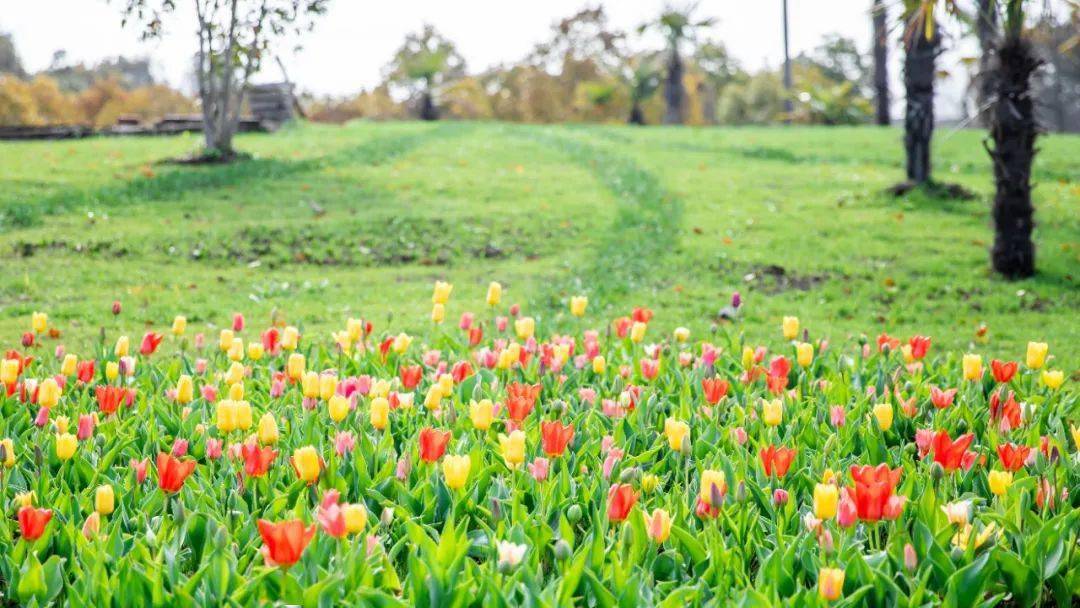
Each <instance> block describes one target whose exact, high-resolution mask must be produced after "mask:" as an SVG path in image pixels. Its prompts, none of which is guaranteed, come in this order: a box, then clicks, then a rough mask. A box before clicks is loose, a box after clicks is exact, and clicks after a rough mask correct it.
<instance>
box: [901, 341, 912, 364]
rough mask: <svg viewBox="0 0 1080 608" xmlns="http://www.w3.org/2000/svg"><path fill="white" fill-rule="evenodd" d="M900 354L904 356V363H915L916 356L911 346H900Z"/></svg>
mask: <svg viewBox="0 0 1080 608" xmlns="http://www.w3.org/2000/svg"><path fill="white" fill-rule="evenodd" d="M900 354H901V355H903V356H904V363H914V362H915V354H914V353H913V352H912V350H911V345H910V344H902V345H901V346H900Z"/></svg>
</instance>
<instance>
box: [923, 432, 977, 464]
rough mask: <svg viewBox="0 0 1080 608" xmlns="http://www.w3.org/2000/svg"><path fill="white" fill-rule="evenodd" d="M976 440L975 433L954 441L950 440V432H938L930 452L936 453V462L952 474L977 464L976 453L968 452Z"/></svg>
mask: <svg viewBox="0 0 1080 608" xmlns="http://www.w3.org/2000/svg"><path fill="white" fill-rule="evenodd" d="M974 440H975V434H974V433H968V434H966V435H961V436H960V437H957V438H956V441H953V440H952V439H950V438H949V432H948V431H944V430H942V431H938V432H937V435H934V442H933V443H932V444H931V446H930V450H931V451H932V452H933V453H934V462H936V463H938V464H940V465H941V466H942V467H944V468H945V470H946V471H948V472H950V473H951V472H952V471H955V470H957V469H959V468H960V467H963V468H965V469H968V468H971V465H972V464H974V462H975V453H974V452H968V451H967V449H968V446H969V445H971V442H972V441H974Z"/></svg>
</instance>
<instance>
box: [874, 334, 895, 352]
mask: <svg viewBox="0 0 1080 608" xmlns="http://www.w3.org/2000/svg"><path fill="white" fill-rule="evenodd" d="M886 346H888V347H889V350H890V351H895V350H896V349H897V348H900V339H899V338H893V337H892V336H890V335H889V334H881V335H880V336H878V337H877V349H878V352H883V351H884V350H885V347H886Z"/></svg>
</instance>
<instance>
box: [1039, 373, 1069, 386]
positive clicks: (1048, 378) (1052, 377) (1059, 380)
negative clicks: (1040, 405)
mask: <svg viewBox="0 0 1080 608" xmlns="http://www.w3.org/2000/svg"><path fill="white" fill-rule="evenodd" d="M1042 383H1043V384H1045V385H1046V387H1047V388H1049V389H1051V390H1057V389H1059V388H1061V385H1062V384H1064V383H1065V372H1063V371H1061V370H1060V369H1058V370H1053V371H1051V370H1045V371H1043V373H1042Z"/></svg>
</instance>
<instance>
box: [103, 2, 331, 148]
mask: <svg viewBox="0 0 1080 608" xmlns="http://www.w3.org/2000/svg"><path fill="white" fill-rule="evenodd" d="M121 2H122V5H123V23H124V24H125V25H126V24H127V23H128V22H130V21H134V22H136V23H139V24H140V25H141V26H142V27H143V32H142V35H143V38H156V37H159V36H161V35H162V33H164V31H165V25H164V22H165V20H166V19H168V18H169V16H170V15H172V14H174V13H176V12H177V11H178V10H179V7H181V6H183V7H186V9H187V10H191V11H192V12H193V13H194V16H195V19H196V24H197V33H198V38H199V42H198V51H197V54H196V59H195V76H196V82H197V85H198V89H199V100H200V101H201V103H202V115H203V134H204V138H205V143H206V150H205V152H204V154H205V155H206V156H207V157H210V158H218V159H221V160H230V159H232V158H234V157H235V155H236V153H235V150H233V145H232V139H233V135H234V134H235V133H236V124H237V121H238V119H239V117H240V106H241V102H242V99H243V92H244V89H245V88H246V87H247V85H248V81H249V79H250V78H251V76H252V74H254V73H256V72H258V70H259V66H260V65H261V63H262V60H263V59H264V58H265V57H266V56H267V55H268V52H269V50H270V46H271V43H272V42H273V41H275V40H280V39H281V38H282V37H284V36H285V35H287V34H290V33H295V34H299V33H301V32H303V31H308V30H310V29H311V28H312V26H313V25H314V21H313V19H314V17H315V16H317V15H321V14H323V13H324V12H325V11H326V6H327V3H328V2H329V0H121Z"/></svg>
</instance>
